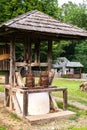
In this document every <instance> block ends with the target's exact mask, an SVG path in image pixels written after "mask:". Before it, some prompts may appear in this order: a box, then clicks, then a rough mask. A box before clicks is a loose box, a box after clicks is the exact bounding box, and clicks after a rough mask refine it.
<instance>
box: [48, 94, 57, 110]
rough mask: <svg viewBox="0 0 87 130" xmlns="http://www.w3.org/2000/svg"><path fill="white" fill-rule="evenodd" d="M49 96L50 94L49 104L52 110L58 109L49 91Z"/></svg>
mask: <svg viewBox="0 0 87 130" xmlns="http://www.w3.org/2000/svg"><path fill="white" fill-rule="evenodd" d="M49 96H50V104H51V108H52V109H53V110H54V111H58V110H59V109H58V106H57V103H56V101H55V99H54V97H53V96H52V94H51V93H49Z"/></svg>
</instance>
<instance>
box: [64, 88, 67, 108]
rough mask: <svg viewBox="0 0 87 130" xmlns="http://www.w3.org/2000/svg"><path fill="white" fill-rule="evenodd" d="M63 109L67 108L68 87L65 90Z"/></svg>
mask: <svg viewBox="0 0 87 130" xmlns="http://www.w3.org/2000/svg"><path fill="white" fill-rule="evenodd" d="M63 109H64V110H67V89H66V90H63Z"/></svg>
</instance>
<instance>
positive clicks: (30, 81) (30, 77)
mask: <svg viewBox="0 0 87 130" xmlns="http://www.w3.org/2000/svg"><path fill="white" fill-rule="evenodd" d="M25 86H26V87H28V88H33V87H34V86H35V79H34V75H33V74H30V73H29V72H28V73H27V74H26V84H25Z"/></svg>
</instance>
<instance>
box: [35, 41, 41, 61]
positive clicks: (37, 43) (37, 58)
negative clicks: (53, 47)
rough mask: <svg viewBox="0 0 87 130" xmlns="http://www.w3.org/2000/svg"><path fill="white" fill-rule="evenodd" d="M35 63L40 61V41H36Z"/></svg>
mask: <svg viewBox="0 0 87 130" xmlns="http://www.w3.org/2000/svg"><path fill="white" fill-rule="evenodd" d="M35 63H40V41H39V40H37V41H36V43H35Z"/></svg>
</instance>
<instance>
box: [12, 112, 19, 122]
mask: <svg viewBox="0 0 87 130" xmlns="http://www.w3.org/2000/svg"><path fill="white" fill-rule="evenodd" d="M10 117H11V118H12V119H13V120H17V121H19V120H20V118H19V117H18V116H17V115H16V114H13V113H11V114H10Z"/></svg>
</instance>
